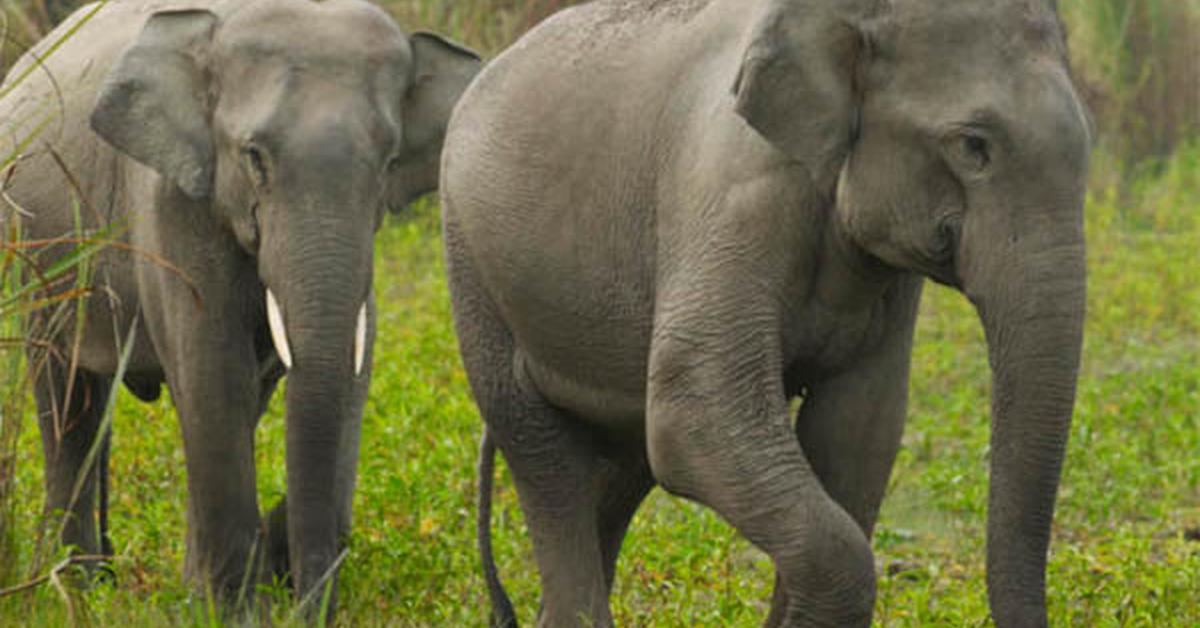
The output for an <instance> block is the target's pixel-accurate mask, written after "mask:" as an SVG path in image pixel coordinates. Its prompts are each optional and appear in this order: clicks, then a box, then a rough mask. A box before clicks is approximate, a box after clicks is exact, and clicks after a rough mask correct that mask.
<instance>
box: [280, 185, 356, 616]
mask: <svg viewBox="0 0 1200 628" xmlns="http://www.w3.org/2000/svg"><path fill="white" fill-rule="evenodd" d="M328 205H330V206H331V207H335V206H333V205H332V204H328ZM336 209H339V210H342V213H341V214H338V213H334V211H333V210H332V209H331V210H329V211H322V210H321V209H320V208H316V209H314V208H312V207H311V206H308V207H306V206H304V205H303V204H296V205H291V206H290V207H289V210H291V211H290V214H291V219H290V220H289V221H288V223H287V227H286V229H285V230H283V231H282V232H281V233H278V234H275V233H271V231H270V229H269V228H268V229H265V230H264V231H265V233H264V236H266V237H264V241H263V245H264V248H265V247H266V246H268V244H270V245H271V246H272V247H276V246H277V247H279V249H277V250H275V252H274V254H272V255H269V256H266V255H265V256H262V257H260V260H274V261H270V262H268V261H260V265H261V266H262V268H260V273H261V275H262V277H263V280H264V283H265V284H266V289H267V294H266V299H267V307H268V319H269V323H270V326H271V333H272V337H273V340H274V342H275V346H276V350H277V352H278V353H279V355H280V357H281V359H282V360H283V361H284V364H285V366H287V367H288V369H289V370H288V384H287V396H286V408H287V417H286V439H285V440H286V447H287V452H286V460H287V499H286V515H287V516H286V520H287V525H286V528H287V540H288V563H289V566H290V570H291V575H292V579H293V582H294V584H295V588H296V592H297V594H298V595H299V596H301V599H304V597H305V596H310V595H311V596H312V597H311V598H310V599H315V600H316V601H317V602H318V603H319V601H320V600H321V598H322V595H323V589H324V587H325V586H326V585H329V586H330V587H331V589H330V590H331V591H332V590H333V589H332V585H333V577H334V573H333V572H334V570H335V568H336V563H337V558H338V554H339V553H340V552H341V550H342V548H343V547H344V546H345V542H346V540H347V539H346V536H347V535H348V533H349V528H350V508H351V498H352V495H353V490H354V479H355V468H356V466H357V460H358V441H359V433H360V430H361V425H362V410H363V404H364V402H365V400H366V390H367V385H368V383H369V379H370V370H371V369H370V358H371V348H372V347H371V344H372V343H373V339H374V320H373V319H374V304H373V299H372V296H371V291H370V286H371V277H372V254H373V247H372V238H373V235H374V228H373V226H374V225H373V224H371V223H369V222H368V221H360V222H364V223H368V224H355V223H354V222H353V221H350V220H348V219H346V218H345V215H346V213H345V211H344V208H343V207H336ZM339 215H340V216H342V218H341V219H339V218H338V216H339ZM268 234H270V235H268ZM277 264H278V265H279V266H282V267H285V268H283V269H282V270H281V269H280V268H278V267H276V265H277ZM330 608H332V605H331V606H330ZM309 610H310V611H311V610H312V609H311V608H310V609H309Z"/></svg>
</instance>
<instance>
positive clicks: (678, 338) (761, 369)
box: [647, 309, 875, 626]
mask: <svg viewBox="0 0 1200 628" xmlns="http://www.w3.org/2000/svg"><path fill="white" fill-rule="evenodd" d="M709 311H714V310H711V309H710V310H709ZM687 319H689V320H693V321H704V320H705V319H703V318H692V317H690V316H689V317H687ZM709 320H711V319H709ZM747 320H749V321H753V320H754V317H747ZM778 337H779V334H778V333H777V332H776V331H775V330H772V329H758V330H755V329H750V328H748V327H744V326H743V327H742V328H740V329H739V328H731V329H729V330H728V331H727V332H726V333H724V334H719V335H716V334H712V333H705V330H697V329H685V328H676V329H660V330H658V332H657V333H656V337H655V346H654V348H653V351H652V355H651V363H650V381H649V388H648V391H647V392H648V395H649V400H648V416H647V433H648V443H647V444H648V449H649V454H650V462H651V465H652V468H653V471H654V475H655V478H656V479H657V480H658V481H659V482H660V483H661V484H662V485H663V487H664V488H666V489H667V490H668V491H670V492H672V493H674V494H676V495H680V496H683V497H687V498H690V499H694V500H696V501H699V502H700V503H703V504H705V505H707V506H709V507H711V508H712V509H714V510H715V511H717V513H718V514H720V515H721V517H722V518H724V519H725V520H726V521H728V522H729V523H731V524H732V525H733V526H734V527H735V528H737V530H738V531H739V532H740V533H742V535H743V536H745V537H746V538H747V539H748V540H749V541H750V542H751V543H753V544H754V545H756V546H757V547H758V548H760V549H761V550H763V551H765V552H766V553H767V554H769V555H770V556H771V559H772V561H773V562H774V564H775V568H776V572H777V573H778V574H779V580H778V582H779V586H780V588H781V592H780V594H777V596H776V600H777V601H779V600H780V599H781V598H782V599H783V600H785V607H784V608H782V609H779V610H778V611H777V612H775V613H772V617H771V618H770V621H771V622H773V624H774V625H783V626H866V625H869V624H870V621H871V614H872V610H873V606H874V597H875V570H874V559H873V556H872V554H871V548H870V544H869V542H868V540H867V537H866V536H865V535H864V534H863V532H862V530H861V529H860V528H859V526H858V524H857V523H856V522H855V520H854V519H853V518H852V517H851V516H850V515H849V514H848V513H847V512H846V510H845V509H844V508H842V507H841V506H840V505H839V504H838V503H837V502H836V501H834V500H833V499H831V498H830V496H829V494H828V493H827V492H826V491H825V490H824V488H823V487H822V485H821V481H820V478H819V477H818V476H817V474H816V473H815V472H814V470H813V468H812V466H811V465H810V462H809V460H808V457H807V456H806V455H805V452H804V450H803V449H801V447H800V443H799V442H798V441H797V439H796V436H795V434H794V432H793V430H792V425H791V420H790V417H789V416H788V409H787V401H786V397H785V395H784V391H783V385H782V365H781V364H780V361H781V360H780V358H779V355H780V354H779V351H778V347H777V346H776V345H774V344H773V343H776V342H777V339H778ZM728 339H736V342H731V343H728V344H724V345H719V343H720V342H721V341H723V340H726V341H727V340H728ZM714 341H715V342H716V343H718V344H717V345H714V344H707V343H712V342H714ZM718 345H719V346H718Z"/></svg>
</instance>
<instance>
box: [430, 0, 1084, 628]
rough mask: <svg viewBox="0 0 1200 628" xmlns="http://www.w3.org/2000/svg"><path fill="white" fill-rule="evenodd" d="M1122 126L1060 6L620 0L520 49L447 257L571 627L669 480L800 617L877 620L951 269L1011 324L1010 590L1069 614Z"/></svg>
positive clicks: (1001, 394)
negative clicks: (752, 552) (1107, 185)
mask: <svg viewBox="0 0 1200 628" xmlns="http://www.w3.org/2000/svg"><path fill="white" fill-rule="evenodd" d="M1090 144H1091V131H1090V121H1089V117H1088V115H1087V113H1086V111H1085V109H1084V107H1083V106H1082V105H1081V101H1080V99H1079V98H1078V96H1077V95H1076V93H1075V91H1074V89H1073V87H1072V81H1071V78H1070V76H1069V72H1068V68H1067V51H1066V45H1065V41H1064V36H1063V32H1062V27H1061V24H1060V22H1059V20H1058V17H1057V15H1056V12H1055V7H1054V5H1053V2H1051V1H1050V0H752V1H751V0H663V1H660V2H653V3H642V4H637V6H635V3H633V2H629V1H628V0H600V1H597V2H593V3H589V4H585V5H582V6H580V7H578V8H574V9H571V10H568V11H564V12H562V13H560V14H558V15H557V16H556V17H553V18H551V19H549V20H547V21H546V22H545V23H544V24H543V25H541V26H540V27H538V28H537V29H535V30H534V31H533V32H531V33H530V34H528V35H527V36H525V38H524V39H522V40H521V41H520V42H518V43H517V44H516V45H514V46H513V47H512V48H511V49H510V50H508V51H507V52H506V53H504V54H503V55H502V56H500V57H499V58H498V59H497V60H496V61H495V62H494V63H492V64H491V65H489V67H488V68H486V69H485V70H484V71H483V72H482V73H481V74H480V76H479V77H478V78H477V79H476V81H475V82H474V83H473V85H472V86H471V87H470V88H469V89H468V91H467V93H466V94H465V95H464V96H463V100H462V101H461V103H460V104H459V107H458V108H457V110H456V112H455V114H454V117H453V119H452V120H451V124H450V130H449V131H448V133H447V139H446V148H445V152H444V154H443V162H442V194H443V201H444V203H445V208H444V214H443V218H444V225H445V238H446V255H447V261H448V264H449V273H450V288H451V294H452V298H453V305H454V315H455V319H456V324H457V330H458V335H459V342H460V347H461V350H462V354H463V359H464V361H465V365H466V369H467V372H468V375H469V378H470V381H471V385H472V388H473V392H474V396H475V399H476V401H477V403H478V405H479V408H480V411H481V413H482V415H483V418H484V420H485V422H486V425H487V432H488V435H487V436H486V437H485V438H486V440H485V443H484V448H483V452H482V453H483V459H482V461H481V468H482V469H483V472H484V477H483V480H482V482H483V488H484V489H486V488H487V487H488V485H489V484H490V476H489V475H488V473H489V472H490V465H491V456H492V454H493V450H492V447H493V443H494V446H495V447H498V448H499V449H500V451H501V452H502V453H503V455H504V457H505V458H506V459H507V461H508V463H509V465H510V467H511V469H512V473H513V477H514V481H515V483H516V487H517V491H518V493H519V496H520V500H521V505H522V508H523V509H524V512H525V516H526V522H527V524H528V528H529V531H530V535H531V536H532V539H533V544H534V553H535V556H536V559H537V562H538V567H539V569H540V574H541V583H542V603H543V607H542V611H541V614H540V622H539V623H541V624H543V625H553V626H559V625H573V624H575V623H576V622H577V621H579V620H580V619H582V620H583V621H584V622H585V623H587V622H590V623H592V624H595V625H608V624H610V623H611V622H612V618H611V616H610V611H609V608H608V601H607V598H608V595H609V592H610V589H611V587H612V580H613V566H614V562H615V561H616V558H617V554H618V551H619V548H620V545H621V541H622V537H623V536H624V533H625V530H626V527H627V525H628V523H629V521H630V518H631V517H632V516H633V514H634V511H635V510H636V509H637V507H638V504H639V503H640V502H641V501H642V499H643V497H644V496H645V495H646V493H647V492H648V491H649V490H650V489H651V487H652V486H653V485H655V484H656V483H658V484H661V485H662V486H663V487H664V488H666V489H667V490H668V491H670V492H672V493H674V494H676V495H681V496H684V497H687V498H690V499H694V500H696V501H699V502H701V503H703V504H706V505H707V506H709V507H711V508H713V509H714V510H715V511H716V512H717V513H719V514H720V515H721V516H722V517H723V518H724V519H726V520H727V521H728V522H730V523H731V524H732V525H733V526H734V527H736V528H737V530H738V531H739V532H741V533H742V534H743V535H744V536H745V537H746V538H747V539H749V540H750V541H751V542H752V543H754V544H755V545H756V546H757V547H759V548H761V549H762V550H763V551H765V552H766V553H767V554H769V555H770V557H771V558H772V560H773V562H774V565H775V568H776V573H777V577H776V584H775V594H774V599H773V601H772V605H771V612H770V615H769V617H768V619H767V624H768V625H787V626H801V625H830V626H853V625H866V624H868V623H869V621H870V619H871V615H872V607H873V601H874V597H875V573H874V563H873V559H872V553H871V548H870V538H871V533H872V528H873V526H874V524H875V521H876V517H877V515H878V512H879V506H880V502H881V500H882V498H883V495H884V492H885V487H886V486H887V480H888V475H889V472H890V469H891V468H892V463H893V461H894V459H895V455H896V451H897V448H898V446H899V444H900V436H901V432H902V430H903V426H904V420H905V407H906V403H907V394H908V393H907V391H908V377H909V364H910V359H911V348H912V334H913V327H914V323H915V319H916V313H917V304H918V301H919V297H920V293H921V285H922V281H923V277H929V278H932V279H933V280H935V281H937V282H940V283H943V284H946V285H949V286H953V287H955V288H957V289H959V290H961V291H962V292H963V293H964V294H965V295H966V296H967V298H968V299H970V301H971V302H972V303H973V304H974V305H975V307H976V308H977V311H978V314H979V318H980V320H981V322H982V325H983V328H984V330H985V332H986V338H987V342H988V348H989V353H990V363H991V367H992V374H993V398H992V425H993V431H992V445H991V490H990V494H989V506H988V512H989V516H988V528H987V536H988V543H987V547H988V550H987V554H988V555H987V573H988V593H989V600H990V602H991V610H992V614H993V617H994V618H995V621H996V623H997V624H998V625H1000V626H1039V625H1045V624H1046V621H1047V616H1046V605H1045V567H1046V553H1047V546H1048V543H1049V538H1050V526H1051V519H1052V515H1053V512H1054V502H1055V493H1056V489H1057V485H1058V481H1059V475H1060V469H1061V465H1062V461H1063V455H1064V448H1065V446H1066V442H1067V434H1068V431H1069V425H1070V421H1071V413H1072V407H1073V403H1074V395H1075V385H1076V377H1077V371H1078V364H1079V356H1080V346H1081V339H1082V322H1083V318H1084V296H1085V284H1086V280H1085V267H1084V237H1083V228H1082V206H1083V198H1084V188H1085V180H1086V176H1087V174H1086V173H1087V164H1088V156H1089V151H1090ZM797 398H799V399H801V400H802V403H801V405H800V410H799V412H798V415H797V416H795V417H794V418H793V417H791V416H789V402H790V401H792V400H794V399H797ZM481 490H482V489H481ZM481 499H482V503H481V508H480V512H481V516H486V513H487V509H488V506H489V504H488V502H487V500H488V499H490V498H489V497H488V496H487V494H486V492H485V493H484V494H483V495H481ZM480 526H481V529H480V533H481V539H480V541H481V546H482V551H483V553H484V562H485V569H486V570H487V571H486V576H487V579H488V582H489V586H490V588H491V594H492V599H493V609H494V615H493V617H494V621H496V622H497V623H501V624H504V623H513V622H514V621H515V618H514V616H513V613H512V607H511V605H510V604H509V602H508V599H507V597H506V595H505V594H504V592H503V590H502V589H501V588H500V586H499V582H498V580H497V578H496V574H495V573H494V566H493V565H492V563H491V560H490V547H489V541H488V534H487V522H486V521H481V523H480Z"/></svg>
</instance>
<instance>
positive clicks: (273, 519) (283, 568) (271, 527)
mask: <svg viewBox="0 0 1200 628" xmlns="http://www.w3.org/2000/svg"><path fill="white" fill-rule="evenodd" d="M264 523H265V527H266V536H265V542H264V544H263V562H262V576H263V579H264V580H266V581H267V582H273V583H276V584H279V585H282V586H284V587H286V588H288V589H291V588H293V587H294V584H293V583H292V570H291V565H290V563H289V562H288V538H287V499H286V498H284V499H281V500H279V503H278V504H275V507H274V508H272V509H271V512H270V513H269V514H268V515H267V519H266V521H265V522H264Z"/></svg>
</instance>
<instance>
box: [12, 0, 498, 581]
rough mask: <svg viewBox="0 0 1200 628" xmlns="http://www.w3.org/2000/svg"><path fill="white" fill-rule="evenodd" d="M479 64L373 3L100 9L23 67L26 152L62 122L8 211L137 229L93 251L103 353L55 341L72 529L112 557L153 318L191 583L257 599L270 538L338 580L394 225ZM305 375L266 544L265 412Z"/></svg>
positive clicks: (57, 445)
mask: <svg viewBox="0 0 1200 628" xmlns="http://www.w3.org/2000/svg"><path fill="white" fill-rule="evenodd" d="M89 16H90V19H87V18H88V17H89ZM85 20H87V21H86V22H85ZM81 24H82V27H81V28H80V29H79V30H78V32H76V33H74V35H72V36H70V37H69V39H67V40H66V42H65V43H64V44H63V45H62V46H61V47H60V48H59V49H57V50H56V51H53V53H52V54H51V50H52V47H53V45H54V44H55V43H56V42H58V41H59V40H60V39H61V38H62V36H63V35H64V34H66V33H68V32H69V30H70V29H73V28H76V27H78V26H79V25H81ZM42 57H45V59H44V62H39V61H38V59H39V58H42ZM479 65H480V62H479V58H478V57H477V56H476V55H475V54H474V53H472V52H470V51H468V50H466V49H464V48H461V47H459V46H457V45H454V44H451V43H449V42H447V41H446V40H444V39H442V38H440V37H438V36H436V35H432V34H428V33H417V34H413V35H412V36H409V35H406V34H405V33H404V32H402V31H401V30H400V28H399V27H398V26H397V25H396V24H395V23H394V22H393V21H392V20H391V18H389V17H388V16H387V15H386V14H385V13H384V12H383V11H382V10H380V9H379V8H378V7H375V6H373V5H371V4H369V3H366V2H361V1H359V0H332V1H330V2H322V3H316V2H309V1H308V0H260V1H256V2H244V1H235V0H230V1H226V2H208V1H204V0H180V1H176V0H169V1H164V0H159V1H153V0H147V1H136V2H112V3H109V4H108V5H106V6H103V7H99V6H98V5H90V6H88V7H84V8H82V9H80V10H79V11H78V12H76V13H75V14H74V15H73V16H72V17H71V18H70V19H69V20H67V22H65V23H64V24H63V25H62V26H60V27H59V28H58V29H57V30H55V31H54V32H53V33H51V34H50V35H49V36H48V37H47V38H46V40H45V41H43V42H42V43H41V44H39V45H38V46H37V47H36V48H35V49H34V50H33V51H32V52H30V53H29V54H27V55H26V56H25V57H24V58H23V59H22V60H21V62H20V63H19V64H18V65H17V66H16V67H15V68H14V69H13V70H12V72H10V74H9V77H10V78H9V85H10V86H11V87H12V91H11V93H10V94H8V96H7V97H6V98H5V99H4V100H3V102H2V103H0V121H4V125H5V128H4V129H3V132H4V134H5V138H4V140H5V142H7V144H6V148H12V147H13V146H17V147H19V146H20V144H21V143H22V141H23V139H24V138H25V137H26V136H27V135H28V134H29V132H30V131H32V130H35V129H37V128H39V127H41V128H43V131H42V133H41V135H40V136H38V137H37V139H36V140H35V141H34V143H33V144H31V145H30V146H28V147H27V148H26V149H25V150H24V151H23V155H22V156H21V158H20V159H19V160H18V161H17V162H16V164H15V165H14V166H13V167H12V168H11V170H10V171H9V172H7V173H6V174H5V179H4V181H5V184H6V186H7V190H6V192H7V194H8V197H9V198H10V199H11V201H12V202H10V203H9V204H8V205H9V206H7V207H5V208H4V216H5V219H6V220H7V219H10V218H13V217H15V216H17V215H18V213H25V214H28V216H29V217H28V218H24V219H22V220H23V222H24V226H25V233H26V236H27V237H31V238H35V239H45V238H57V237H63V236H71V235H72V234H73V233H74V232H75V229H76V225H75V221H76V220H77V216H78V217H80V219H82V220H83V222H84V223H85V224H84V225H83V227H84V228H87V229H94V228H96V227H102V226H105V225H110V224H115V225H118V226H117V227H115V228H113V229H115V230H116V231H115V232H117V233H124V235H123V237H122V243H123V244H119V245H116V246H114V247H113V248H112V249H110V250H109V251H108V252H107V253H105V254H104V255H103V256H102V257H101V258H100V259H99V260H98V261H97V263H96V264H95V266H94V268H93V269H92V273H91V276H90V287H91V290H92V293H93V294H92V296H91V298H90V299H89V300H88V301H87V306H86V312H85V314H86V315H85V316H84V317H83V325H84V327H83V328H82V329H83V331H82V333H81V334H80V336H79V339H80V343H79V345H78V346H79V350H78V355H77V359H75V360H74V361H72V357H71V356H72V354H73V350H72V346H73V340H74V334H75V331H76V330H75V328H74V327H73V326H67V328H66V329H65V330H64V331H63V332H62V334H61V335H60V336H59V337H57V338H55V339H54V340H55V343H54V347H53V350H52V351H50V352H46V351H45V350H44V347H43V348H35V349H33V350H31V351H30V354H31V363H33V364H35V365H37V366H38V372H37V375H36V397H37V403H38V409H39V416H40V423H41V430H42V435H43V443H44V450H45V463H46V491H47V504H46V505H47V509H48V510H50V511H51V512H58V511H64V512H65V513H66V514H67V519H66V525H65V528H64V531H63V534H62V541H63V542H64V543H67V544H71V545H74V546H77V547H78V548H79V549H80V550H82V551H84V552H88V553H95V552H104V553H108V552H111V544H110V543H109V541H108V537H107V529H106V527H107V526H106V516H105V514H106V508H107V504H106V493H107V486H108V482H107V458H108V453H109V452H108V449H109V447H108V441H107V437H106V436H105V435H104V434H102V433H101V430H100V424H99V423H100V418H101V416H102V414H103V410H104V406H105V403H106V396H107V394H108V391H109V387H110V383H111V381H112V378H113V377H114V375H116V374H118V367H119V365H120V364H119V363H120V360H119V356H120V350H121V347H120V346H119V345H120V342H119V341H121V340H123V339H125V338H127V337H131V336H130V334H131V333H132V334H133V335H132V337H133V338H134V339H135V340H134V342H133V343H132V344H131V345H129V347H128V349H129V351H130V353H129V356H130V357H129V359H128V362H127V368H126V370H125V371H124V373H125V374H124V382H125V384H126V385H127V386H128V387H129V388H130V389H131V390H132V391H133V392H134V393H135V394H136V395H137V396H139V397H141V398H143V399H153V398H155V397H157V396H158V394H159V389H160V384H161V383H163V382H166V384H167V385H168V387H169V388H170V390H171V393H172V397H173V400H174V403H175V407H176V409H177V410H178V415H179V420H180V423H181V425H182V432H183V440H184V447H185V453H186V459H187V478H188V492H189V493H188V497H189V499H188V512H187V519H188V539H187V557H186V565H185V573H186V575H187V576H188V577H189V578H190V579H192V580H194V581H196V582H197V583H198V584H200V585H202V586H206V587H208V588H210V590H212V591H214V592H216V593H217V594H219V595H221V596H227V595H236V594H237V593H238V591H239V589H240V588H241V587H242V586H244V583H245V580H244V576H245V577H249V574H246V568H247V565H249V564H251V563H252V562H253V561H255V560H258V559H259V558H261V557H262V556H264V555H265V554H267V553H268V552H267V550H271V551H274V552H281V553H282V554H283V556H282V557H279V556H276V558H279V559H280V560H277V561H276V562H275V563H274V565H275V566H277V567H278V566H279V565H282V566H283V567H284V568H288V567H290V572H291V575H292V578H293V584H295V585H296V589H297V591H298V593H304V592H307V591H309V590H310V589H311V588H312V587H314V586H315V585H317V584H318V583H321V582H323V581H324V580H323V578H327V577H328V576H329V575H330V574H329V573H327V572H330V571H331V568H332V567H333V566H335V559H336V558H337V557H338V555H339V553H340V552H341V550H342V548H343V547H344V546H345V544H346V541H347V537H348V534H349V532H350V518H351V496H352V493H353V489H354V482H355V467H356V463H357V457H358V441H359V433H360V426H361V422H362V411H363V404H364V401H365V398H366V394H367V387H368V382H369V380H370V374H371V353H372V343H373V339H374V325H375V305H374V299H373V296H372V292H371V280H372V272H373V270H372V259H373V252H374V246H373V240H374V234H375V231H376V229H377V228H378V227H379V225H380V223H381V222H382V219H383V216H384V210H385V209H386V208H389V207H390V208H393V209H398V208H401V207H403V206H404V205H406V204H407V203H408V202H409V201H411V200H413V199H415V198H416V197H418V196H420V195H422V194H424V193H426V192H428V191H430V190H433V189H434V188H435V187H436V185H437V178H438V165H439V162H438V160H439V156H440V153H441V145H442V139H443V136H444V133H445V127H446V123H447V120H448V118H449V115H450V111H451V109H452V107H453V105H454V103H455V102H456V101H457V99H458V96H459V95H460V94H461V93H462V91H463V90H464V89H465V88H466V86H467V84H468V83H469V82H470V80H471V79H472V78H473V76H474V75H475V74H476V73H477V71H478V69H479ZM27 70H31V72H27ZM18 77H24V78H23V79H21V80H20V81H19V82H18ZM47 116H49V119H48V120H47ZM60 162H61V163H60ZM65 173H66V174H65ZM14 206H16V207H14ZM18 208H19V209H18ZM62 252H63V251H61V250H60V251H58V254H61V253H62ZM57 257H58V255H57V254H56V255H44V256H43V257H42V259H41V260H40V261H42V262H44V263H45V265H47V266H49V265H50V264H51V263H52V262H54V260H55V259H57ZM56 356H57V357H56ZM285 373H287V374H288V379H289V386H288V389H287V400H286V405H287V418H286V447H287V452H286V460H287V495H286V499H285V501H284V502H283V503H282V504H281V506H280V507H279V508H278V509H277V512H276V513H274V514H273V515H272V516H271V517H270V518H269V520H270V522H271V523H270V524H269V525H267V526H266V527H267V528H269V530H268V534H267V535H265V536H263V535H261V534H260V529H262V528H263V527H264V526H263V524H261V523H260V516H259V507H258V503H257V496H256V492H255V468H254V428H255V425H256V423H257V422H258V419H259V417H260V415H261V414H262V412H263V411H264V409H265V406H266V402H267V400H268V398H269V397H270V395H271V392H272V391H273V390H274V388H275V385H276V383H277V382H278V381H279V380H280V378H281V377H282V376H283V375H284V374H285ZM97 438H100V439H102V440H103V445H102V447H101V448H100V450H99V463H98V464H96V465H94V466H92V467H85V461H86V458H87V454H88V451H89V447H90V446H91V444H92V442H93V441H95V440H96V439H97ZM85 472H86V473H87V475H86V481H85V482H83V483H82V484H81V490H80V491H79V493H78V495H74V494H73V493H74V491H75V484H76V479H77V478H78V477H81V476H82V475H83V474H84V473H85ZM283 504H285V505H283Z"/></svg>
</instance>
